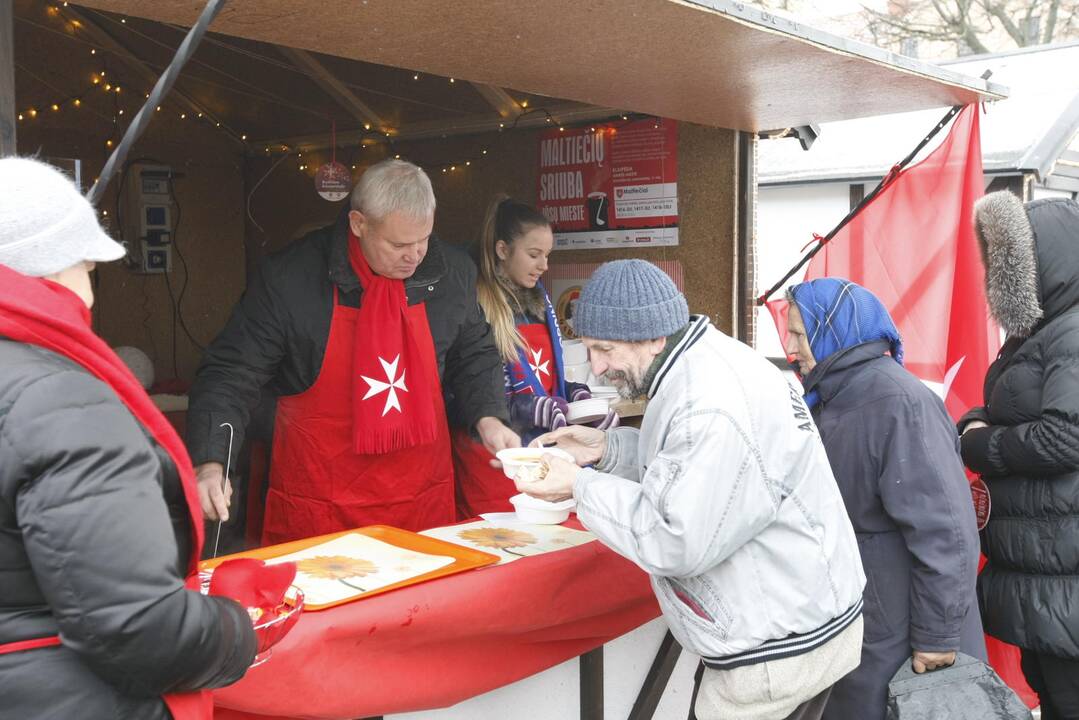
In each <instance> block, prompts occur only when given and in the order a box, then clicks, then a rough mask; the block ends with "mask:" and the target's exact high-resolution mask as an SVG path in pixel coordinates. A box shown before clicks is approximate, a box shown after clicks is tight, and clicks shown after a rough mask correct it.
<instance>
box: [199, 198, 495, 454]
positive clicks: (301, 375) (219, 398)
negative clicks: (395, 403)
mask: <svg viewBox="0 0 1079 720" xmlns="http://www.w3.org/2000/svg"><path fill="white" fill-rule="evenodd" d="M334 286H336V287H337V290H338V299H337V301H338V302H339V303H340V304H341V305H343V306H347V307H354V308H355V307H359V306H360V301H361V296H362V294H363V288H362V287H361V286H360V281H359V279H358V278H357V277H356V273H355V272H354V271H353V270H352V265H351V264H350V263H349V259H348V213H347V212H342V214H341V216H340V217H339V218H338V220H337V222H336V223H335V224H334V225H332V226H330V227H326V228H323V229H321V230H316V231H315V232H313V233H310V234H309V235H307V236H306V237H304V238H302V239H300V240H298V241H297V242H295V243H293V244H292V245H290V246H289V247H287V248H285V249H284V250H282V251H281V252H279V253H277V254H275V255H273V256H271V257H270V258H268V259H267V260H266V262H265V263H263V266H262V268H261V271H260V273H259V274H258V276H257V277H255V278H254V279H253V280H252V282H251V283H250V284H249V285H248V288H247V290H246V292H244V295H243V297H242V298H241V299H240V302H239V303H238V304H237V305H236V307H235V308H234V309H233V311H232V316H231V317H230V318H229V321H228V324H227V325H225V328H224V330H222V331H221V333H220V334H219V335H218V336H217V338H216V339H215V340H214V341H213V343H211V345H210V347H209V348H207V350H206V353H205V355H204V356H203V358H202V363H201V364H200V366H199V369H198V373H197V376H196V378H195V383H194V386H193V387H192V388H191V396H190V406H189V409H188V416H187V438H186V440H187V447H188V451H189V452H190V453H191V458H192V460H193V461H194V463H195V464H196V465H200V464H202V463H204V462H210V461H215V462H221V463H224V461H225V455H226V454H227V451H228V433H226V432H224V431H222V430H221V429H220V425H221V423H224V422H228V423H232V426H233V428H234V429H235V437H234V441H233V447H234V450H238V449H239V447H240V445H241V444H242V443H243V438H244V431H245V429H246V428H247V426H248V422H249V420H250V415H251V409H252V408H254V407H255V406H256V405H257V403H258V401H259V394H260V391H261V390H262V388H263V387H264V386H265V387H267V388H268V389H269V390H270V391H271V392H272V393H273V394H274V395H276V396H282V395H295V394H298V393H301V392H303V391H305V390H307V389H308V388H310V387H311V386H312V385H313V384H314V383H315V381H316V380H317V379H318V374H319V371H320V370H321V368H322V358H323V356H324V355H325V354H326V343H327V340H328V339H329V333H330V321H331V319H332V317H333V303H334ZM405 292H406V294H407V295H408V302H409V304H410V305H415V304H417V303H421V302H423V303H426V310H427V320H428V322H429V323H430V327H431V335H432V337H433V339H434V343H435V354H436V356H437V358H438V373H439V377H440V378H442V389H443V393H444V394H445V399H446V408H447V412H448V414H449V415H450V418H451V421H452V422H454V423H455V424H458V425H460V426H462V427H468V428H471V427H473V426H474V425H475V423H476V421H477V420H479V419H480V418H482V417H487V416H492V417H497V418H500V419H501V420H502V421H503V422H506V423H508V422H509V415H508V412H507V410H506V401H505V397H504V389H503V385H504V380H503V373H502V359H501V357H500V356H499V354H498V351H497V350H496V349H495V345H494V340H493V335H492V333H491V329H490V327H489V326H488V325H487V321H486V320H485V319H484V316H483V312H482V311H481V310H480V307H479V303H478V302H477V300H476V266H475V265H474V264H473V263H472V260H471V259H470V258H469V257H468V254H467V253H466V252H465V251H463V250H461V249H459V248H456V247H453V246H451V245H447V244H446V243H443V242H441V241H439V240H438V239H437V238H435V237H432V238H431V240H430V242H429V244H428V249H427V255H426V256H425V257H424V259H423V261H422V262H421V263H420V265H419V267H418V268H416V272H415V274H414V275H413V276H412V277H411V278H408V279H407V280H405ZM343 392H346V393H347V392H349V390H348V389H344V390H343ZM234 459H235V458H234Z"/></svg>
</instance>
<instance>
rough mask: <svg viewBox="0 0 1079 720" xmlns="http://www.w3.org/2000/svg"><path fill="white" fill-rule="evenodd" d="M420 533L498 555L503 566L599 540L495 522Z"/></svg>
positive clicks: (583, 533)
mask: <svg viewBox="0 0 1079 720" xmlns="http://www.w3.org/2000/svg"><path fill="white" fill-rule="evenodd" d="M420 534H421V535H427V536H428V537H433V538H437V539H439V540H445V541H446V542H451V543H455V544H457V545H464V546H465V547H469V548H474V549H476V550H482V551H483V552H488V553H491V554H493V555H498V556H499V557H500V558H502V561H501V562H503V563H507V562H512V561H514V560H519V559H521V558H523V557H531V556H532V555H542V554H543V553H549V552H554V551H556V550H565V549H567V548H571V547H577V546H578V545H584V544H585V543H588V542H592V541H593V540H595V539H596V536H595V535H593V534H592V533H590V532H586V531H584V530H573V529H571V528H566V527H562V526H561V525H528V524H524V523H492V522H488V521H487V520H480V521H477V522H472V523H465V524H463V525H451V526H449V527H441V528H432V529H430V530H424V531H423V532H421V533H420Z"/></svg>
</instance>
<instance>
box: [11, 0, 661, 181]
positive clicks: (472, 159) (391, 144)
mask: <svg viewBox="0 0 1079 720" xmlns="http://www.w3.org/2000/svg"><path fill="white" fill-rule="evenodd" d="M67 7H68V3H67V2H62V3H49V4H46V5H45V13H44V14H45V16H46V18H47V19H48V22H49V23H51V24H52V26H49V25H40V24H38V23H34V22H32V20H31V21H28V22H31V24H34V25H37V26H38V27H41V28H43V29H45V30H49V31H52V32H55V33H59V34H62V35H63V36H65V37H67V38H69V39H72V40H75V41H78V42H80V43H81V44H83V45H84V46H87V47H88V48H89V50H88V55H87V57H89V58H90V62H91V64H92V67H91V68H90V69H89V70H88V72H87V73H86V75H85V77H86V83H87V84H86V86H85V87H83V88H81V89H80V90H78V91H75V92H67V93H65V92H63V91H61V90H59V89H58V88H56V87H55V86H54V85H52V84H51V83H50V82H48V81H46V80H45V79H43V78H41V77H39V76H37V75H35V74H34V73H32V72H30V71H29V70H27V69H25V68H20V69H21V70H22V71H23V72H25V73H26V74H27V75H29V76H30V77H32V78H34V79H35V80H37V81H38V82H39V83H41V84H42V85H43V86H45V87H47V88H49V89H50V90H51V91H52V92H53V93H55V95H54V96H53V97H52V98H51V99H48V100H46V101H44V102H39V103H37V104H32V105H27V106H25V107H23V108H22V109H20V110H19V111H18V112H17V113H16V119H17V120H18V122H19V123H23V124H30V123H33V122H35V121H37V120H39V119H41V118H42V116H44V115H47V114H48V115H59V114H60V113H63V112H72V111H85V110H87V109H91V108H90V106H91V105H94V106H96V105H97V104H98V103H94V102H92V101H93V100H94V99H95V98H99V99H105V98H107V99H108V100H110V101H111V114H102V113H101V112H100V111H99V110H96V109H94V110H91V112H92V114H94V115H97V116H98V117H101V118H102V120H103V121H105V122H109V123H110V124H111V125H112V131H111V132H110V133H109V136H108V137H107V138H106V139H105V140H104V143H103V145H104V147H103V150H104V151H106V152H107V151H110V150H112V148H113V147H114V146H115V145H116V144H117V143H118V142H119V141H120V138H121V137H122V136H123V132H124V130H125V129H126V121H128V120H129V118H132V117H133V116H134V115H135V113H136V112H137V110H138V109H139V107H141V101H140V100H139V97H138V96H139V93H137V92H131V90H130V87H131V83H129V82H126V81H124V80H122V79H121V78H120V77H118V76H117V74H116V72H115V69H114V68H112V67H109V63H108V62H107V57H106V56H107V55H108V54H109V53H110V52H111V51H109V50H107V49H105V48H102V47H100V46H99V45H98V44H96V43H94V42H93V41H91V40H89V39H87V38H86V37H85V35H86V33H85V32H83V31H84V26H83V22H82V21H81V20H80V19H78V18H75V17H70V16H69V15H68V14H67V13H65V10H64V8H67ZM109 19H110V20H111V18H109ZM114 22H117V21H114ZM118 23H119V24H121V25H124V26H126V27H128V28H129V29H131V30H132V31H134V28H131V27H130V26H128V25H127V18H125V17H121V18H119V20H118ZM57 25H58V26H59V27H57ZM139 34H140V35H142V33H139ZM142 37H144V38H147V36H146V35H142ZM159 44H160V43H159ZM245 52H246V53H248V54H251V53H250V51H245ZM253 55H254V56H255V57H256V58H257V59H264V60H266V62H269V63H271V64H277V62H278V61H274V60H271V59H270V58H264V57H263V56H261V55H258V54H253ZM300 72H302V71H300ZM421 77H422V75H421V73H417V72H414V73H412V80H413V81H419V80H420V79H421ZM432 77H435V76H432ZM445 80H446V81H448V82H449V83H450V84H452V85H457V84H458V83H457V80H456V78H452V77H451V78H445ZM149 97H150V94H149V92H148V91H147V92H143V93H142V98H143V99H145V98H149ZM128 98H132V100H131V101H130V102H129V101H128ZM264 100H265V101H266V102H269V103H276V102H278V100H277V99H275V98H269V97H267V98H264ZM136 101H138V102H136ZM124 104H127V105H128V106H127V107H124V106H123V105H124ZM517 105H518V106H519V108H520V109H521V112H520V113H518V114H517V116H516V117H515V118H514V119H513V120H508V119H507V120H506V121H504V122H500V123H499V124H498V128H497V131H498V133H500V134H501V133H504V132H506V131H512V130H515V129H517V127H518V125H519V123H520V122H521V121H522V120H524V119H525V118H527V117H531V116H533V115H535V114H542V115H543V116H544V126H548V127H555V126H557V127H558V129H559V130H560V131H562V132H565V131H566V129H567V126H566V125H564V124H562V123H560V122H558V120H557V119H556V118H555V117H554V116H553V115H552V114H551V113H550V112H549V111H548V110H547V109H546V108H543V107H530V103H529V100H527V99H522V100H520V101H518V102H517ZM154 110H155V111H156V112H167V113H170V114H174V115H175V117H177V118H178V119H180V120H189V121H192V122H196V123H199V124H201V125H202V126H203V127H206V128H209V129H214V130H221V131H223V132H225V133H226V134H228V135H230V136H232V137H233V138H238V139H239V141H240V142H241V143H243V144H244V145H245V147H246V148H247V152H248V153H249V154H253V153H257V150H256V149H255V147H253V146H252V143H251V142H249V141H248V136H247V133H246V132H243V131H240V130H237V129H235V128H233V127H230V126H229V125H227V124H225V123H224V122H222V120H221V118H220V117H216V116H214V115H211V114H210V113H209V112H208V111H207V110H206V109H198V110H192V109H187V108H174V107H171V106H170V107H165V108H163V107H162V106H161V105H158V106H157V107H155V108H154ZM651 117H652V116H648V115H641V114H636V113H616V114H613V115H612V116H611V117H610V118H608V119H606V120H603V121H596V122H595V124H610V123H611V122H618V121H619V119H621V121H622V122H626V123H628V122H636V121H639V120H641V119H646V118H651ZM326 121H327V123H330V122H331V120H330V119H329V118H326ZM653 121H654V122H655V123H656V126H657V127H658V123H659V122H660V121H659V120H658V119H656V118H653ZM357 130H359V128H357ZM591 130H592V131H594V130H595V126H594V125H593V126H592V127H591ZM355 133H356V131H355V130H354V131H352V132H351V133H350V135H352V136H353V137H354V136H355ZM400 142H409V139H408V138H407V137H400V136H399V135H398V130H396V129H395V128H392V127H389V126H383V127H378V128H376V127H374V126H373V125H372V124H371V123H364V124H363V125H362V131H361V132H360V139H359V141H358V142H357V141H355V140H353V141H352V142H351V143H349V144H343V143H339V144H337V145H336V147H331V148H325V149H320V150H312V151H308V152H307V154H306V157H305V152H304V151H303V150H302V149H300V148H293V147H290V146H288V145H285V144H279V143H275V144H271V145H265V146H264V149H263V153H264V154H265V155H266V156H280V155H281V154H286V155H294V156H295V158H294V160H295V162H296V165H295V169H296V170H297V171H299V172H302V173H305V174H307V175H309V176H314V174H315V172H316V171H317V169H318V167H319V165H320V164H321V162H313V161H312V158H314V159H315V160H320V159H321V157H322V156H323V155H325V156H326V157H325V161H328V160H329V156H331V155H332V156H334V157H336V156H337V155H338V154H339V153H341V152H342V151H343V154H344V155H345V156H346V157H347V159H346V160H344V161H343V164H345V165H346V166H350V167H351V168H352V169H353V170H355V169H357V166H358V165H363V164H367V163H364V162H362V160H361V158H360V157H359V156H358V155H357V153H359V152H362V151H364V150H365V149H366V148H368V147H372V146H376V145H380V146H382V147H383V148H384V150H385V153H384V156H385V157H390V156H393V157H394V158H397V159H400V158H402V157H404V155H403V153H402V151H401V148H400V147H399V146H398V143H400ZM491 151H492V147H490V145H489V144H487V145H481V146H479V147H478V148H477V150H475V151H474V152H473V153H472V154H471V155H469V156H466V157H460V158H457V159H455V160H452V161H446V162H434V163H424V162H419V161H418V160H417V159H416V158H413V157H407V159H409V160H410V161H412V162H416V164H418V165H420V166H421V167H423V168H424V169H425V170H427V171H428V172H441V173H443V174H451V173H457V172H462V171H465V170H466V169H468V168H470V167H472V166H473V165H475V164H477V163H479V162H481V161H483V160H484V159H486V158H487V157H488V156H489V155H490V153H491Z"/></svg>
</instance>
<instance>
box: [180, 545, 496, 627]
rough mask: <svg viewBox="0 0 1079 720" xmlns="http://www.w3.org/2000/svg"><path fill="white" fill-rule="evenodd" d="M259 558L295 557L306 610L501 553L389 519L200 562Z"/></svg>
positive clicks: (208, 566) (492, 559)
mask: <svg viewBox="0 0 1079 720" xmlns="http://www.w3.org/2000/svg"><path fill="white" fill-rule="evenodd" d="M238 557H248V558H256V559H258V560H265V561H266V562H268V563H278V562H290V561H291V562H295V563H296V580H295V583H294V584H296V585H298V586H299V587H300V588H301V589H302V590H303V591H304V595H305V597H306V601H305V604H304V610H305V611H308V612H310V611H317V610H325V609H326V608H331V607H335V606H337V605H341V604H344V603H348V602H353V601H354V600H360V599H363V598H367V597H372V596H374V595H380V594H382V593H385V592H389V591H390V590H396V589H397V588H402V587H407V586H409V585H415V584H417V583H421V582H426V581H428V580H433V579H435V578H439V577H444V576H446V575H454V574H456V573H459V572H464V571H465V570H471V569H473V568H477V567H483V566H484V565H493V564H495V563H497V562H499V560H501V557H499V556H498V555H492V554H490V553H486V552H482V551H480V550H476V549H473V548H469V547H464V546H462V545H458V544H454V543H450V542H445V541H443V540H439V539H437V538H432V537H426V536H424V535H418V534H416V533H413V532H409V531H407V530H399V529H398V528H394V527H389V526H388V525H371V526H369V527H363V528H357V529H355V530H346V531H344V532H339V533H333V534H331V535H321V536H319V537H313V538H305V539H303V540H296V541H294V542H289V543H282V544H281V545H270V546H267V547H263V548H257V549H255V550H248V551H246V552H242V553H236V554H235V555H225V556H222V557H219V558H215V559H213V560H206V561H204V562H203V563H201V564H200V566H199V567H200V569H202V570H212V569H213V568H214V567H216V566H218V565H220V564H221V563H222V562H224V561H225V560H229V559H232V558H238Z"/></svg>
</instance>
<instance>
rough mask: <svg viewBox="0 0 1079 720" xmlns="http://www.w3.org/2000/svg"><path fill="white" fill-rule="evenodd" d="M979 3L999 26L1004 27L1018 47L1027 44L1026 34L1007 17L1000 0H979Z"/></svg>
mask: <svg viewBox="0 0 1079 720" xmlns="http://www.w3.org/2000/svg"><path fill="white" fill-rule="evenodd" d="M981 5H982V7H983V8H984V9H985V11H986V12H987V13H989V15H990V16H992V17H995V18H996V19H997V20H998V21H999V22H1000V26H1001V27H1002V28H1004V32H1006V33H1008V35H1010V36H1011V38H1012V40H1014V41H1015V44H1016V45H1018V46H1019V47H1024V46H1025V45H1026V44H1027V37H1026V34H1025V33H1023V31H1022V30H1020V29H1019V28H1018V27H1017V26H1016V24H1015V23H1014V22H1012V19H1011V18H1010V17H1008V12H1007V10H1006V9H1005V7H1004V3H1002V2H993V0H981Z"/></svg>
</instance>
